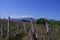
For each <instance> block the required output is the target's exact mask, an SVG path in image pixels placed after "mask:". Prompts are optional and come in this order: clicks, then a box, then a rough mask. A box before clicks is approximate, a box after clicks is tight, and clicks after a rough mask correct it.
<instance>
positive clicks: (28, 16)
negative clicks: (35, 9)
mask: <svg viewBox="0 0 60 40" xmlns="http://www.w3.org/2000/svg"><path fill="white" fill-rule="evenodd" d="M25 17H33V16H31V15H30V16H29V15H24V16H21V18H25Z"/></svg>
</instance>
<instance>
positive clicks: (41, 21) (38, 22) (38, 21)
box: [36, 18, 47, 25]
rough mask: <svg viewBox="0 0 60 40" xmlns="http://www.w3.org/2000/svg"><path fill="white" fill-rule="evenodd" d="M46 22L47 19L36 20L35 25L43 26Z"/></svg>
mask: <svg viewBox="0 0 60 40" xmlns="http://www.w3.org/2000/svg"><path fill="white" fill-rule="evenodd" d="M46 21H47V19H45V18H39V19H37V21H36V23H37V24H43V25H45V22H46Z"/></svg>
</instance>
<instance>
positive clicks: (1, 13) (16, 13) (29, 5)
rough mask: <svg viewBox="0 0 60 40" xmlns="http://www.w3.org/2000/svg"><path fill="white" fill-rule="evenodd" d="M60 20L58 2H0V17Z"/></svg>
mask: <svg viewBox="0 0 60 40" xmlns="http://www.w3.org/2000/svg"><path fill="white" fill-rule="evenodd" d="M8 16H11V17H15V18H21V17H27V16H28V17H30V16H32V17H33V18H41V17H44V18H47V19H55V20H60V0H0V17H2V18H7V17H8Z"/></svg>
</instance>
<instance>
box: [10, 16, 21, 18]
mask: <svg viewBox="0 0 60 40" xmlns="http://www.w3.org/2000/svg"><path fill="white" fill-rule="evenodd" d="M10 17H11V18H20V16H10Z"/></svg>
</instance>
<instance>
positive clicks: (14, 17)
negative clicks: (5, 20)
mask: <svg viewBox="0 0 60 40" xmlns="http://www.w3.org/2000/svg"><path fill="white" fill-rule="evenodd" d="M25 17H33V16H31V15H30V16H29V15H24V16H10V18H25Z"/></svg>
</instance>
